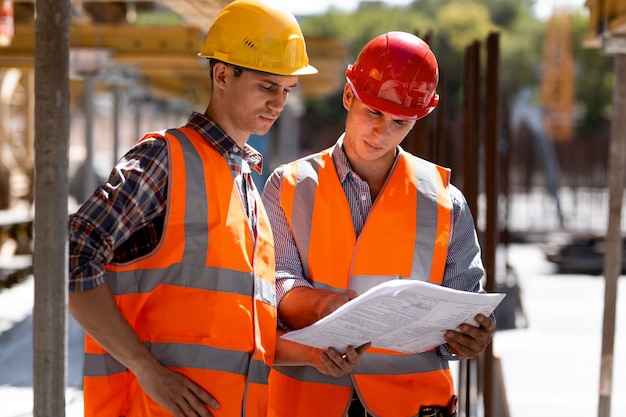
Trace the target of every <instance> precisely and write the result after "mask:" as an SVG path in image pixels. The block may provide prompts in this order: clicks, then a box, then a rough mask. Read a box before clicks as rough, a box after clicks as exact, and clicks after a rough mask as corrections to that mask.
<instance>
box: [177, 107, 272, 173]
mask: <svg viewBox="0 0 626 417" xmlns="http://www.w3.org/2000/svg"><path fill="white" fill-rule="evenodd" d="M187 126H188V127H190V128H192V129H194V130H196V131H198V132H199V133H200V134H201V135H202V137H204V138H205V139H206V140H207V142H209V143H210V144H211V145H212V146H213V147H214V148H215V149H216V150H217V151H218V152H219V153H220V155H222V156H223V157H228V154H229V153H233V154H236V155H239V156H241V157H242V158H243V160H244V161H246V162H247V163H248V165H249V166H250V168H252V169H253V170H255V171H256V172H257V173H259V174H261V173H262V172H263V155H262V154H261V153H260V152H258V151H257V150H256V149H254V148H253V147H252V146H250V145H248V144H247V143H246V145H245V146H244V148H243V149H241V148H240V147H239V145H237V143H235V141H234V140H233V139H232V138H231V137H230V136H228V134H226V132H224V131H223V130H222V129H221V128H220V127H219V126H218V125H217V123H215V122H214V121H213V120H212V119H211V118H209V117H208V116H206V115H204V114H201V113H198V112H193V113H192V114H191V116H190V117H189V120H187Z"/></svg>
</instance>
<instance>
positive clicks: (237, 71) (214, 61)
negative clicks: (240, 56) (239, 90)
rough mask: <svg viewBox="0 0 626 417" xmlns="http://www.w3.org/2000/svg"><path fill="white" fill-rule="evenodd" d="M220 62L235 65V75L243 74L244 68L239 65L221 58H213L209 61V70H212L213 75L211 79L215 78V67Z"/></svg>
mask: <svg viewBox="0 0 626 417" xmlns="http://www.w3.org/2000/svg"><path fill="white" fill-rule="evenodd" d="M218 62H221V63H222V64H224V65H228V66H230V67H233V70H234V71H235V77H241V74H242V73H243V70H244V68H242V67H240V66H239V65H233V64H229V63H228V62H224V61H220V60H219V59H211V60H210V61H209V72H210V75H211V79H213V67H214V66H215V64H217V63H218Z"/></svg>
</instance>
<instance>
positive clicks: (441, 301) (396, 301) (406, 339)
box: [282, 279, 504, 353]
mask: <svg viewBox="0 0 626 417" xmlns="http://www.w3.org/2000/svg"><path fill="white" fill-rule="evenodd" d="M503 298H504V294H500V293H488V294H479V293H472V292H464V291H457V290H453V289H450V288H446V287H442V286H441V285H436V284H432V283H428V282H422V281H415V280H409V279H392V280H390V281H387V282H384V283H382V284H379V285H377V286H375V287H373V288H371V289H369V290H368V291H367V292H365V293H364V294H362V295H360V296H358V297H357V298H355V299H353V300H351V301H350V302H348V303H346V304H344V305H343V306H341V307H340V308H338V309H337V310H335V311H334V312H333V313H332V314H330V315H328V316H326V317H324V318H322V319H321V320H319V321H317V322H316V323H313V324H312V325H310V326H308V327H305V328H303V329H300V330H294V331H292V332H289V333H286V334H285V335H283V336H282V337H283V338H285V339H287V340H291V341H294V342H298V343H302V344H305V345H309V346H315V347H318V348H322V349H327V348H329V347H333V348H335V349H337V350H338V351H339V352H344V351H345V349H346V348H347V347H348V346H354V347H357V346H360V345H362V344H364V343H367V342H370V341H371V342H372V346H373V347H379V348H384V349H391V350H396V351H400V352H404V353H414V352H424V351H426V350H429V349H431V348H433V347H435V346H439V345H442V344H444V343H445V341H444V339H443V334H444V333H445V332H446V330H456V329H458V327H459V326H460V325H461V324H462V323H469V324H473V325H476V326H477V325H478V324H477V323H476V321H475V320H474V317H475V316H476V315H477V314H479V313H481V314H484V315H486V316H489V315H490V314H491V313H492V312H493V311H494V310H495V308H496V307H497V306H498V304H500V302H501V301H502V299H503Z"/></svg>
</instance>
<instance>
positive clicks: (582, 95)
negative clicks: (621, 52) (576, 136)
mask: <svg viewBox="0 0 626 417" xmlns="http://www.w3.org/2000/svg"><path fill="white" fill-rule="evenodd" d="M587 22H588V19H587V17H586V16H583V15H581V14H580V13H577V14H574V16H573V19H572V32H573V34H574V39H573V47H574V56H575V57H576V61H577V66H576V97H577V101H578V103H579V105H578V107H579V110H580V114H579V115H578V116H579V126H580V128H581V129H582V131H583V132H595V131H597V129H598V128H599V127H600V126H601V125H602V124H604V123H605V122H606V120H607V119H609V118H610V103H611V96H612V93H613V59H612V58H611V57H610V56H606V55H603V54H602V52H601V51H600V50H598V49H595V48H586V47H584V46H583V36H584V34H585V32H586V30H587Z"/></svg>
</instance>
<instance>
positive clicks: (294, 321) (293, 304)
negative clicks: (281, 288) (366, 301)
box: [278, 287, 357, 330]
mask: <svg viewBox="0 0 626 417" xmlns="http://www.w3.org/2000/svg"><path fill="white" fill-rule="evenodd" d="M356 296H357V294H356V292H354V291H351V290H346V291H342V292H337V291H331V290H321V289H316V288H310V287H296V288H293V289H292V290H291V291H289V292H288V293H286V294H285V295H284V296H283V298H282V300H281V302H280V304H279V305H278V315H279V317H280V319H281V320H282V322H283V323H284V324H285V325H286V326H287V327H288V328H290V329H294V330H295V329H301V328H303V327H306V326H310V325H311V324H313V323H315V322H316V321H318V320H319V319H321V318H322V317H325V316H327V315H329V314H330V313H332V312H333V311H335V310H336V309H337V308H339V307H341V306H342V305H344V304H345V303H347V302H348V301H350V300H351V299H353V298H355V297H356Z"/></svg>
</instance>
